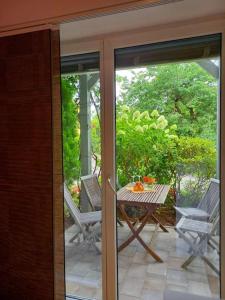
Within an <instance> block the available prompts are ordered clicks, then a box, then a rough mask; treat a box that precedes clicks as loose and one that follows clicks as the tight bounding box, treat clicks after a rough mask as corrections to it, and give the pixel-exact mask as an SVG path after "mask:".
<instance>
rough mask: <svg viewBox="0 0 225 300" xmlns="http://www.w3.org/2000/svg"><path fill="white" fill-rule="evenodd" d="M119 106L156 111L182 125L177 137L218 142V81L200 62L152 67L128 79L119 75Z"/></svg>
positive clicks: (135, 73) (172, 122) (171, 121)
mask: <svg viewBox="0 0 225 300" xmlns="http://www.w3.org/2000/svg"><path fill="white" fill-rule="evenodd" d="M118 81H119V82H120V86H121V90H122V91H121V94H120V97H119V100H118V105H120V104H126V105H128V106H132V107H133V108H134V109H138V110H140V111H141V112H142V111H145V110H154V109H157V110H158V111H159V113H160V114H163V115H165V116H166V118H167V120H168V121H169V123H171V124H179V128H178V132H177V133H178V135H184V136H199V137H203V138H209V139H211V140H214V141H215V139H216V135H215V132H216V121H217V120H216V114H217V82H216V80H215V79H214V78H213V77H212V76H211V75H209V74H208V73H207V72H206V71H205V70H203V69H202V68H201V67H200V66H199V65H198V64H197V63H194V62H191V63H170V64H164V65H156V66H149V67H147V68H145V69H143V70H142V71H139V72H133V76H132V78H131V79H130V80H129V79H128V78H127V76H125V77H121V76H118Z"/></svg>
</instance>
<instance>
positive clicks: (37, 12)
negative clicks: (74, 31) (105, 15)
mask: <svg viewBox="0 0 225 300" xmlns="http://www.w3.org/2000/svg"><path fill="white" fill-rule="evenodd" d="M163 1H164V2H165V0H163ZM163 1H160V0H136V1H135V0H107V1H105V0H83V1H74V0H39V1H36V0H30V1H27V0H20V1H15V0H8V1H3V2H2V3H1V10H0V31H4V30H8V29H9V28H10V27H13V28H20V27H23V26H25V25H26V26H28V25H29V24H30V25H34V24H35V25H40V24H46V23H48V22H49V21H55V22H57V21H59V20H60V21H62V20H63V19H68V18H69V16H71V17H74V16H76V15H84V14H90V13H91V12H93V11H99V12H103V11H104V10H112V9H115V8H117V9H119V8H127V7H129V6H131V5H144V4H145V5H146V4H151V3H158V2H163ZM168 1H174V0H167V1H166V2H168ZM176 1H177V0H176Z"/></svg>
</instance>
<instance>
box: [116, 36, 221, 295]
mask: <svg viewBox="0 0 225 300" xmlns="http://www.w3.org/2000/svg"><path fill="white" fill-rule="evenodd" d="M220 38H221V37H220V35H210V36H203V37H198V38H191V39H183V40H176V41H170V42H162V43H156V44H147V45H140V46H135V47H129V48H121V49H115V82H116V174H117V207H118V215H117V219H118V221H119V222H118V225H117V236H118V239H117V241H118V276H119V285H118V294H119V299H135V300H141V299H154V300H161V299H175V298H176V297H178V299H182V297H183V296H184V295H186V294H189V295H192V296H191V297H193V299H194V297H197V296H198V295H199V296H204V297H209V298H207V299H211V297H219V296H220V85H219V83H220Z"/></svg>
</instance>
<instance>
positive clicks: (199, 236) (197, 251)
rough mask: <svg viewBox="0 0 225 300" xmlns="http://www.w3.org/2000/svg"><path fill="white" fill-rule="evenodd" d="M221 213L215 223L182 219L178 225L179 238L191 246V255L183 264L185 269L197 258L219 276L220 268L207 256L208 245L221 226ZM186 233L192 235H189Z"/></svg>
mask: <svg viewBox="0 0 225 300" xmlns="http://www.w3.org/2000/svg"><path fill="white" fill-rule="evenodd" d="M219 220H220V218H219V211H218V213H217V215H216V217H215V220H214V222H213V223H210V222H204V221H198V220H192V219H188V218H184V217H182V218H181V219H180V221H179V222H178V224H177V225H176V228H175V229H176V231H177V232H178V233H179V236H180V237H181V238H183V240H184V241H186V242H187V244H188V245H189V246H190V253H191V255H190V256H189V258H188V259H187V260H186V261H185V262H184V263H183V264H182V267H183V268H187V267H188V265H189V264H190V263H191V262H192V261H193V260H194V259H195V258H196V257H200V258H201V259H203V260H204V261H205V262H206V263H207V264H208V265H209V266H210V267H211V268H212V269H213V270H214V271H215V272H216V273H217V274H219V270H218V268H217V267H216V266H215V265H214V264H213V263H212V261H211V260H209V259H208V257H207V256H206V255H205V252H206V250H207V245H208V244H209V243H210V241H211V240H212V239H213V235H214V233H215V231H216V229H217V228H218V225H219ZM186 233H191V234H190V235H187V234H186Z"/></svg>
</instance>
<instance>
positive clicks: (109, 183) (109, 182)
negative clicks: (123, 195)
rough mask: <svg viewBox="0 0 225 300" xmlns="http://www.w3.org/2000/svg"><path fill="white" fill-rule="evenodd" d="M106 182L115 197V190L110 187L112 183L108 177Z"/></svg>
mask: <svg viewBox="0 0 225 300" xmlns="http://www.w3.org/2000/svg"><path fill="white" fill-rule="evenodd" d="M107 182H108V185H109V187H110V189H111V190H112V191H113V193H114V194H115V195H117V193H116V190H115V189H114V187H113V185H112V182H111V178H110V177H108V178H107Z"/></svg>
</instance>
